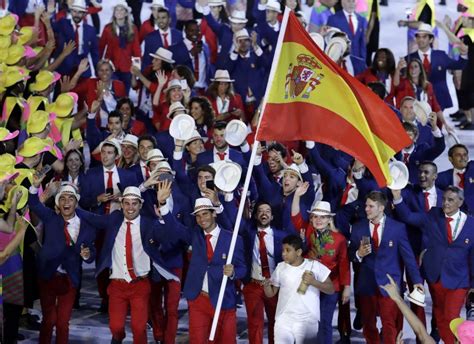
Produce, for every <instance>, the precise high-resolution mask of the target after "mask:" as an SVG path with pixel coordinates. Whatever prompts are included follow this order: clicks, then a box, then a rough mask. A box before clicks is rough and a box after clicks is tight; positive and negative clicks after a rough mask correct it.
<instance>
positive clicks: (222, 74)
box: [211, 69, 235, 82]
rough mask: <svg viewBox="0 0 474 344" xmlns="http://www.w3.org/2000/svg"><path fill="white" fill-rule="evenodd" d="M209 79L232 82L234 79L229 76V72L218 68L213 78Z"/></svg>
mask: <svg viewBox="0 0 474 344" xmlns="http://www.w3.org/2000/svg"><path fill="white" fill-rule="evenodd" d="M211 81H215V82H234V81H235V80H234V79H231V78H230V75H229V72H228V71H227V70H226V69H218V70H216V73H215V74H214V79H211Z"/></svg>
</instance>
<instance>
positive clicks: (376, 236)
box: [372, 223, 380, 252]
mask: <svg viewBox="0 0 474 344" xmlns="http://www.w3.org/2000/svg"><path fill="white" fill-rule="evenodd" d="M373 225H374V232H373V233H372V243H373V244H374V251H375V252H377V250H378V249H379V232H378V229H379V226H380V223H374V224H373Z"/></svg>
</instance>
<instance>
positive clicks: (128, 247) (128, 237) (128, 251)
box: [125, 221, 137, 280]
mask: <svg viewBox="0 0 474 344" xmlns="http://www.w3.org/2000/svg"><path fill="white" fill-rule="evenodd" d="M132 252H133V244H132V223H131V222H130V221H127V233H125V260H126V261H127V270H128V273H129V275H130V278H131V279H132V280H134V279H135V278H137V275H135V270H134V269H133V255H132Z"/></svg>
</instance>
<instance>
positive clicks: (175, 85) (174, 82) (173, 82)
mask: <svg viewBox="0 0 474 344" xmlns="http://www.w3.org/2000/svg"><path fill="white" fill-rule="evenodd" d="M172 88H183V85H182V84H181V80H178V79H173V80H171V81H170V82H169V83H168V87H167V88H166V89H165V93H166V92H168V91H169V90H171V89H172Z"/></svg>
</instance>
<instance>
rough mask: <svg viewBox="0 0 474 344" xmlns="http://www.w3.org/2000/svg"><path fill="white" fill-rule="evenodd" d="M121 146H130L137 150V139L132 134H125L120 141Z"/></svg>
mask: <svg viewBox="0 0 474 344" xmlns="http://www.w3.org/2000/svg"><path fill="white" fill-rule="evenodd" d="M122 144H123V145H130V146H133V147H135V148H138V137H136V136H135V135H132V134H127V135H125V137H124V138H123V140H122Z"/></svg>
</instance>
